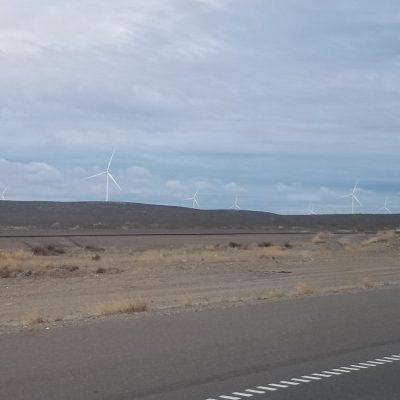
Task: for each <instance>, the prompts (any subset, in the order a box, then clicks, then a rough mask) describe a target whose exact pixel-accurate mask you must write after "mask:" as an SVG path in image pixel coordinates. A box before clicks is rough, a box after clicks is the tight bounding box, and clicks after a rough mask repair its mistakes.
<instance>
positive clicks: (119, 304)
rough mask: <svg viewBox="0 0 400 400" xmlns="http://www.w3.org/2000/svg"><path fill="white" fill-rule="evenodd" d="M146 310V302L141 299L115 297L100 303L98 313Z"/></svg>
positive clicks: (125, 312)
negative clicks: (107, 301)
mask: <svg viewBox="0 0 400 400" xmlns="http://www.w3.org/2000/svg"><path fill="white" fill-rule="evenodd" d="M144 311H147V304H146V303H145V302H144V301H142V300H136V301H135V300H131V299H115V300H112V301H110V302H109V303H105V304H102V305H100V307H99V312H98V314H100V315H115V314H133V313H138V312H144Z"/></svg>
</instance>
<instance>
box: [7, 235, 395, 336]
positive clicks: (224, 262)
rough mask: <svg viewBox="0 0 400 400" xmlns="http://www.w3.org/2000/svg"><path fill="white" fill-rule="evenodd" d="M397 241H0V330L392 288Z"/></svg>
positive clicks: (298, 237)
mask: <svg viewBox="0 0 400 400" xmlns="http://www.w3.org/2000/svg"><path fill="white" fill-rule="evenodd" d="M399 249H400V234H398V233H396V231H393V230H388V231H382V232H378V233H374V234H366V233H355V234H342V235H341V234H332V233H329V232H319V233H316V234H315V233H313V234H291V235H285V234H265V235H251V234H242V235H237V236H227V235H226V236H224V235H217V236H215V235H214V236H150V237H149V236H147V237H146V236H145V237H141V236H135V237H111V236H109V237H64V238H62V237H61V238H60V237H59V238H1V239H0V298H1V302H0V332H2V333H5V332H10V331H15V330H19V329H27V328H28V329H32V328H33V327H35V328H36V327H40V328H41V329H43V328H47V329H49V327H52V326H62V325H64V324H74V323H84V322H85V321H86V322H87V321H92V320H93V319H96V318H108V317H110V316H111V315H124V316H126V315H129V314H138V313H139V312H143V311H146V314H148V313H157V312H181V311H184V310H197V309H200V308H204V307H227V306H234V305H238V304H243V303H250V302H260V301H278V300H279V301H280V300H284V299H286V298H293V297H295V296H311V295H314V296H315V295H324V294H326V293H332V292H339V293H340V292H343V291H349V290H374V289H375V290H376V289H379V288H385V287H388V286H393V285H398V284H399V283H400V267H399V261H398V258H399Z"/></svg>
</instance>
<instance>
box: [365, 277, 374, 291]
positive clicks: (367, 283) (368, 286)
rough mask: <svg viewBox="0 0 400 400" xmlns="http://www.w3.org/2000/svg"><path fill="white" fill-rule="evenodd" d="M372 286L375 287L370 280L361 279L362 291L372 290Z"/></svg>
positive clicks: (366, 278)
mask: <svg viewBox="0 0 400 400" xmlns="http://www.w3.org/2000/svg"><path fill="white" fill-rule="evenodd" d="M374 286H375V285H374V283H373V282H372V281H371V279H370V278H368V277H365V278H363V280H362V287H363V288H364V289H372V288H373V287H374Z"/></svg>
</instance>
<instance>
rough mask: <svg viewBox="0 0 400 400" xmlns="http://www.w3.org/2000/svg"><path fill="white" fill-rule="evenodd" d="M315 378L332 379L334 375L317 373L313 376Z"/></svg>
mask: <svg viewBox="0 0 400 400" xmlns="http://www.w3.org/2000/svg"><path fill="white" fill-rule="evenodd" d="M313 376H319V377H321V378H330V377H331V376H332V375H327V374H320V373H316V374H313Z"/></svg>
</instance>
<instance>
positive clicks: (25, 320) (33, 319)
mask: <svg viewBox="0 0 400 400" xmlns="http://www.w3.org/2000/svg"><path fill="white" fill-rule="evenodd" d="M45 322H47V321H46V320H45V319H44V317H43V315H42V314H41V313H40V311H38V310H32V311H30V312H28V313H27V314H25V315H23V316H22V318H21V323H22V325H23V326H32V325H37V324H44V323H45Z"/></svg>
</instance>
